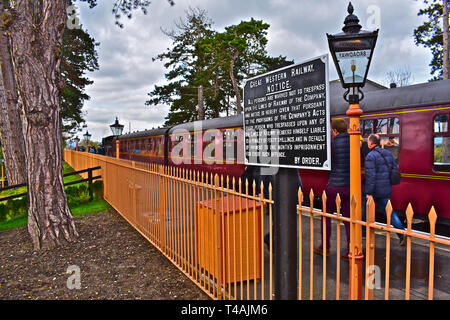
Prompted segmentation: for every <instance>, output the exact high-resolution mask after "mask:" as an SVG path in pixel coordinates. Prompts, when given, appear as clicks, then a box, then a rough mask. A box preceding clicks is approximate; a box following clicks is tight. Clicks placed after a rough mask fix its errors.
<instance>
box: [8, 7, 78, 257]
mask: <svg viewBox="0 0 450 320" xmlns="http://www.w3.org/2000/svg"><path fill="white" fill-rule="evenodd" d="M66 5H67V3H66V1H64V0H42V1H29V0H27V1H17V2H16V5H15V7H14V9H13V10H14V11H13V14H12V16H13V20H12V22H11V25H10V26H9V29H8V33H9V35H10V38H11V42H12V56H13V62H14V67H15V74H16V78H17V83H18V87H19V94H20V97H21V100H22V103H23V112H24V114H23V132H24V136H25V156H26V159H27V161H26V165H27V174H28V186H29V188H28V231H29V233H30V235H31V238H32V241H33V245H34V248H35V250H37V249H40V248H43V247H53V246H54V245H59V244H61V243H62V242H64V240H65V241H73V240H75V239H76V238H77V237H78V233H77V231H76V229H75V224H74V222H73V218H72V215H71V213H70V210H69V207H68V205H67V199H66V195H65V192H64V184H63V176H62V174H63V164H62V160H63V156H62V124H61V117H60V106H59V92H60V90H61V88H62V87H63V83H62V81H61V79H62V78H61V73H60V61H61V51H62V50H61V47H62V36H63V32H64V26H65V22H66V16H65V12H66Z"/></svg>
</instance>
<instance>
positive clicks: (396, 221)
mask: <svg viewBox="0 0 450 320" xmlns="http://www.w3.org/2000/svg"><path fill="white" fill-rule="evenodd" d="M373 200H374V202H375V203H376V205H377V206H378V207H379V208H380V209H381V210H382V211H383V213H384V216H385V217H387V215H386V205H387V203H388V201H389V198H375V197H374V198H373ZM366 204H367V198H366V195H365V194H363V201H362V208H361V210H362V211H361V218H362V220H363V221H366ZM391 224H392V225H393V226H394V228H397V229H400V230H403V229H405V227H404V226H403V223H402V222H401V220H400V218H399V217H398V215H397V213H396V212H395V211H394V210H392V214H391ZM362 235H363V237H365V236H366V228H365V227H362ZM397 236H398V238H399V239H400V240H402V239H403V235H402V234H400V233H397Z"/></svg>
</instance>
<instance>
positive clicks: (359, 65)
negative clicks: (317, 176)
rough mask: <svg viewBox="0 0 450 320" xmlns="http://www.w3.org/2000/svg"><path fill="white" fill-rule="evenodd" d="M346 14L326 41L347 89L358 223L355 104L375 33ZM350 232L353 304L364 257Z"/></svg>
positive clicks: (356, 233) (353, 213)
mask: <svg viewBox="0 0 450 320" xmlns="http://www.w3.org/2000/svg"><path fill="white" fill-rule="evenodd" d="M347 11H348V16H347V17H346V18H345V21H344V27H343V28H342V31H343V32H341V33H338V34H335V35H330V34H327V37H328V44H329V47H330V52H331V55H332V57H333V61H334V64H335V65H336V69H337V72H338V75H339V79H340V81H341V85H342V86H343V87H344V88H345V89H347V91H346V92H345V93H344V99H345V100H346V101H347V102H348V103H349V108H348V110H347V112H346V114H347V116H349V118H350V126H349V134H350V200H351V201H350V203H351V205H350V207H351V208H350V217H351V219H353V220H361V200H362V199H361V154H360V143H359V136H360V134H361V132H360V125H359V119H360V117H361V115H362V113H363V111H362V110H361V109H360V107H359V101H361V100H362V99H363V98H364V94H363V93H362V91H361V88H362V87H364V84H365V82H366V77H367V73H368V71H369V66H370V62H371V60H372V54H373V50H374V48H375V43H376V41H377V37H378V30H376V31H373V32H372V31H365V30H361V25H360V24H359V19H358V17H357V16H356V15H354V14H353V6H352V4H351V2H349V4H348V8H347ZM350 91H351V92H350ZM347 97H348V98H347ZM350 228H351V229H350V235H351V236H350V253H349V261H350V268H349V279H350V283H349V291H350V292H349V295H350V299H352V300H355V299H361V298H362V266H363V263H362V261H363V258H364V255H363V251H362V233H361V231H362V230H361V225H360V224H353V223H352V224H351V225H350ZM352 258H354V259H352ZM353 261H354V264H353Z"/></svg>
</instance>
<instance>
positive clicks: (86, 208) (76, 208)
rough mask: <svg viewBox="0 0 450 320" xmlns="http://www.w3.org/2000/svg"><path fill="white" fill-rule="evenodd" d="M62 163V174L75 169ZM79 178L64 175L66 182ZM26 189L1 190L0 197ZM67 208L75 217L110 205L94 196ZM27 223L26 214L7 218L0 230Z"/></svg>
mask: <svg viewBox="0 0 450 320" xmlns="http://www.w3.org/2000/svg"><path fill="white" fill-rule="evenodd" d="M63 165H64V171H63V173H64V174H66V173H70V172H74V171H75V170H73V168H72V167H70V166H69V165H68V164H67V163H66V162H64V164H63ZM81 179H82V177H81V176H80V175H78V174H75V175H71V176H68V177H64V182H65V183H67V182H72V181H76V180H81ZM83 183H85V184H87V183H86V182H83ZM26 191H27V187H21V188H17V189H15V190H6V191H3V192H0V197H7V196H10V195H14V194H19V193H23V192H26ZM69 208H70V211H71V212H72V216H74V217H77V216H80V215H83V214H89V213H96V212H101V211H105V210H108V209H110V208H111V206H110V205H109V204H108V202H106V201H105V200H104V199H98V198H97V199H96V198H94V200H92V201H91V202H86V203H82V204H79V205H72V206H69ZM27 223H28V217H27V216H24V217H19V218H16V219H13V220H9V221H2V222H0V231H1V230H7V229H13V228H18V227H23V226H26V225H27Z"/></svg>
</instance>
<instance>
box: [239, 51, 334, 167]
mask: <svg viewBox="0 0 450 320" xmlns="http://www.w3.org/2000/svg"><path fill="white" fill-rule="evenodd" d="M329 105H330V104H329V87H328V55H323V56H320V57H318V58H314V59H311V60H308V61H304V62H301V63H298V64H295V65H290V66H288V67H284V68H281V69H277V70H274V71H271V72H268V73H266V74H263V75H260V76H257V77H254V78H251V79H248V80H247V81H246V82H245V85H244V131H245V156H246V164H249V165H267V166H278V167H288V168H307V169H321V170H330V169H331V168H330V162H331V160H330V107H329Z"/></svg>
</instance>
